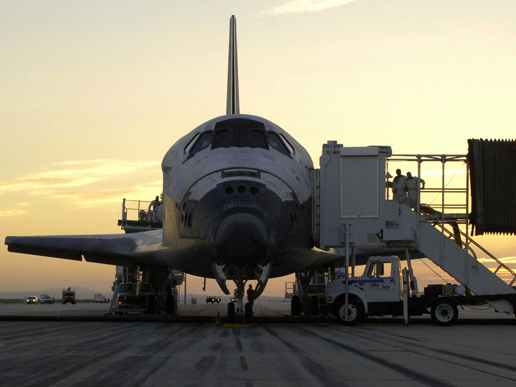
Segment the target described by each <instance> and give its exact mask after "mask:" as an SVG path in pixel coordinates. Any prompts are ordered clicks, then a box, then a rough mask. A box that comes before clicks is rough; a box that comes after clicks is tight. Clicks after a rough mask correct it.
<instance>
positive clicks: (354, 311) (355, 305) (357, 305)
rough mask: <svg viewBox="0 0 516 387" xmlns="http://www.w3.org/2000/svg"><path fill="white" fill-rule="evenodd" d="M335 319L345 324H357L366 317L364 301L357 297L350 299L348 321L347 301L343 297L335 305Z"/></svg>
mask: <svg viewBox="0 0 516 387" xmlns="http://www.w3.org/2000/svg"><path fill="white" fill-rule="evenodd" d="M334 314H335V320H336V322H338V323H340V324H343V325H350V326H352V325H357V324H358V323H360V322H361V321H362V320H363V319H364V315H365V312H364V305H363V304H362V301H360V300H357V299H353V298H351V299H349V300H348V310H347V315H348V321H346V303H345V302H344V300H343V299H342V300H341V301H339V302H338V303H337V305H336V306H335V313H334Z"/></svg>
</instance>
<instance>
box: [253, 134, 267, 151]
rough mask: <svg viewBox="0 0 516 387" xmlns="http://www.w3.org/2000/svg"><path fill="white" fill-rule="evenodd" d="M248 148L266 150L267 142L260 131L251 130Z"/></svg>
mask: <svg viewBox="0 0 516 387" xmlns="http://www.w3.org/2000/svg"><path fill="white" fill-rule="evenodd" d="M249 147H250V148H264V149H267V140H266V139H265V133H264V132H263V131H260V130H251V131H250V132H249Z"/></svg>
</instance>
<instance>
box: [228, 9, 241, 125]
mask: <svg viewBox="0 0 516 387" xmlns="http://www.w3.org/2000/svg"><path fill="white" fill-rule="evenodd" d="M226 114H227V115H230V114H240V102H239V97H238V57H237V37H236V18H235V16H234V15H232V16H231V19H230V20H229V63H228V99H227V107H226Z"/></svg>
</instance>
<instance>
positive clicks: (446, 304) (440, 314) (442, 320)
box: [431, 298, 459, 326]
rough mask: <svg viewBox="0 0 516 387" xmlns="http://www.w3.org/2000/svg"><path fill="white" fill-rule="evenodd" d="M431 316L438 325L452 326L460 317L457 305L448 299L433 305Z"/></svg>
mask: <svg viewBox="0 0 516 387" xmlns="http://www.w3.org/2000/svg"><path fill="white" fill-rule="evenodd" d="M431 315H432V321H433V322H434V323H436V324H437V325H443V326H444V325H452V324H453V323H454V322H455V320H457V317H459V310H458V309H457V303H456V302H455V301H452V300H449V299H447V298H443V299H442V300H438V301H436V302H434V304H433V305H432V310H431Z"/></svg>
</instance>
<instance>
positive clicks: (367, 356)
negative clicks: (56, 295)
mask: <svg viewBox="0 0 516 387" xmlns="http://www.w3.org/2000/svg"><path fill="white" fill-rule="evenodd" d="M257 304H259V303H257ZM261 307H262V312H259V310H260V309H259V307H258V305H256V307H255V314H259V313H262V315H263V316H264V317H266V316H267V315H270V314H276V315H282V314H283V313H284V312H288V308H289V304H288V303H272V302H271V303H262V305H261ZM44 308H48V309H46V310H44ZM225 308H226V305H225V304H219V305H216V304H215V305H205V304H204V305H202V304H199V305H186V307H185V306H184V305H180V313H182V314H184V313H186V312H187V311H189V314H195V313H198V314H199V315H203V314H204V315H205V317H210V316H214V315H215V314H216V313H217V311H219V312H220V311H223V310H225ZM38 309H39V310H38ZM107 309H108V304H93V303H92V304H77V305H61V304H55V305H23V304H14V305H6V304H0V314H1V315H2V317H4V318H7V317H9V316H15V315H19V314H20V313H21V312H25V313H30V315H32V316H35V315H37V314H38V313H44V315H51V314H52V313H58V314H59V315H60V316H66V314H65V313H68V315H69V316H72V315H74V314H75V315H79V314H84V316H91V315H92V314H94V313H96V314H98V315H99V316H102V315H103V314H104V313H105V312H106V311H107ZM26 311H27V312H26ZM41 311H43V312H41ZM476 313H478V314H479V315H487V314H488V313H489V312H487V311H484V312H476ZM492 314H493V315H496V316H497V317H496V318H495V319H491V321H493V322H498V321H504V320H503V319H499V314H494V313H492ZM28 315H29V314H26V316H28ZM506 317H507V322H509V321H508V320H509V319H511V321H512V320H515V318H514V316H506ZM467 318H469V319H471V317H467ZM477 319H478V320H479V321H480V320H482V321H487V320H489V319H490V318H489V317H487V318H478V317H477ZM278 321H281V319H279V320H278ZM386 321H387V322H384V323H382V324H368V323H365V324H361V325H359V326H358V327H345V326H341V325H337V324H334V323H328V322H316V323H311V324H300V323H291V324H282V323H274V322H272V323H253V324H220V325H216V324H215V319H214V318H213V319H211V320H206V321H205V322H204V323H200V322H170V321H168V322H146V321H140V322H130V321H127V322H123V323H122V322H98V321H96V322H82V321H75V322H68V321H44V322H42V321H0V385H1V386H17V387H22V386H158V385H159V386H178V387H186V386H188V387H193V386H208V387H211V386H224V387H232V386H239V387H240V386H241V387H262V386H263V387H265V386H267V387H269V386H272V387H274V386H287V387H290V386H295V387H305V386H307V387H308V386H310V387H312V386H324V387H333V386H357V387H362V386H364V387H365V386H381V387H383V386H385V387H388V386H397V387H404V386H467V387H476V386H486V385H489V386H490V387H495V386H515V385H516V352H515V351H514V348H516V335H515V334H514V333H515V326H514V325H516V324H513V323H511V324H510V325H461V324H457V325H454V326H451V327H438V326H434V325H431V324H411V325H409V326H403V325H402V324H399V323H394V324H393V323H392V322H396V321H398V320H395V319H390V320H389V319H386ZM389 321H391V323H389Z"/></svg>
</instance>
